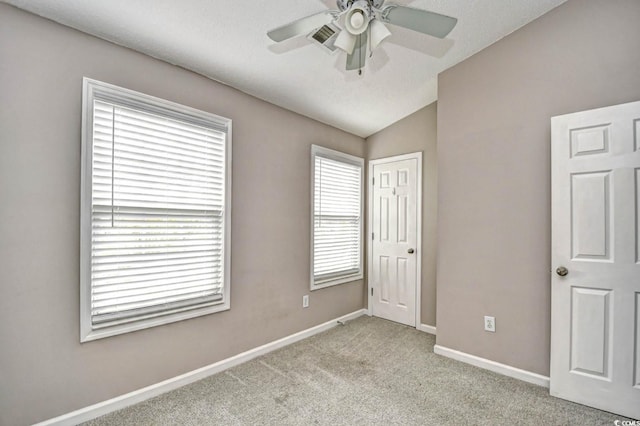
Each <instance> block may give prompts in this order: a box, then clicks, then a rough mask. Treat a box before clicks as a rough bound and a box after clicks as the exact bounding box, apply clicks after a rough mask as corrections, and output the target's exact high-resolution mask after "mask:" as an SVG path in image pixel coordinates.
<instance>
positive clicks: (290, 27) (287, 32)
mask: <svg viewBox="0 0 640 426" xmlns="http://www.w3.org/2000/svg"><path fill="white" fill-rule="evenodd" d="M335 13H337V12H336V11H333V10H327V11H325V12H320V13H316V14H315V15H310V16H307V17H306V18H301V19H298V20H297V21H293V22H291V23H290V24H287V25H283V26H281V27H278V28H275V29H273V30H271V31H269V32H268V33H267V35H268V36H269V38H270V39H271V40H273V41H275V42H276V43H277V42H281V41H285V40H287V39H290V38H292V37H295V36H299V35H304V34H308V33H309V32H311V31H313V30H315V29H316V28H320V27H321V26H323V25H326V24H329V23H331V22H332V21H333V20H334V19H335V17H334V14H335Z"/></svg>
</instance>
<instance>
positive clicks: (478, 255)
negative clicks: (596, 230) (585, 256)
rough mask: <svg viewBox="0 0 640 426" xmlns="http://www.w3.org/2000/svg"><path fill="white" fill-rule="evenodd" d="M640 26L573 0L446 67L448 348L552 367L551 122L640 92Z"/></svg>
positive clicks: (441, 319) (609, 8) (600, 6)
mask: <svg viewBox="0 0 640 426" xmlns="http://www.w3.org/2000/svg"><path fill="white" fill-rule="evenodd" d="M638 22H640V1H638V0H615V1H604V0H570V1H568V2H567V3H565V4H563V5H562V6H560V7H558V8H556V9H554V10H553V11H551V12H549V13H548V14H546V15H544V16H542V17H541V18H539V19H537V20H536V21H534V22H532V23H530V24H529V25H527V26H525V27H523V28H522V29H520V30H518V31H516V32H515V33H513V34H511V35H510V36H508V37H506V38H504V39H502V40H501V41H499V42H498V43H496V44H494V45H492V46H490V47H489V48H487V49H485V50H483V51H482V52H480V53H478V54H476V55H474V56H472V57H471V58H469V59H467V60H466V61H464V62H462V63H460V64H458V65H457V66H455V67H453V68H451V69H449V70H447V71H445V72H443V73H442V74H441V75H440V77H439V87H438V93H439V100H438V194H439V195H438V226H439V229H438V263H437V265H438V271H437V280H438V315H437V320H438V336H437V343H438V344H439V345H443V346H446V347H449V348H453V349H457V350H460V351H463V352H467V353H470V354H473V355H477V356H480V357H483V358H488V359H491V360H494V361H498V362H501V363H505V364H508V365H512V366H515V367H518V368H522V369H525V370H529V371H533V372H535V373H539V374H543V375H548V374H549V351H550V348H549V339H550V327H551V323H550V269H551V266H552V265H551V264H550V257H551V190H550V187H551V180H550V175H551V172H550V120H549V119H550V118H551V117H552V116H555V115H559V114H565V113H570V112H574V111H580V110H585V109H591V108H597V107H602V106H607V105H613V104H619V103H624V102H629V101H635V100H638V99H640V72H639V70H640V25H638ZM554 266H555V265H554ZM483 315H495V317H496V325H497V332H496V333H495V334H493V333H487V332H484V331H483Z"/></svg>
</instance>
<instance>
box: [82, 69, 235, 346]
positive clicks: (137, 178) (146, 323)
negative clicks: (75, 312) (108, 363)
mask: <svg viewBox="0 0 640 426" xmlns="http://www.w3.org/2000/svg"><path fill="white" fill-rule="evenodd" d="M230 165H231V121H230V120H228V119H224V118H221V117H218V116H215V115H212V114H209V113H205V112H202V111H197V110H194V109H191V108H188V107H185V106H181V105H178V104H174V103H172V102H168V101H163V100H161V99H157V98H154V97H151V96H147V95H143V94H140V93H137V92H133V91H130V90H126V89H122V88H119V87H116V86H112V85H109V84H106V83H101V82H98V81H94V80H89V79H85V80H84V86H83V130H82V195H81V197H82V200H81V209H82V211H81V253H80V254H81V340H82V341H86V340H93V339H98V338H101V337H106V336H110V335H114V334H120V333H124V332H128V331H132V330H138V329H141V328H147V327H151V326H155V325H159V324H164V323H168V322H173V321H178V320H182V319H186V318H191V317H194V316H198V315H204V314H208V313H212V312H217V311H220V310H224V309H228V308H229V253H230V247H229V230H230V223H229V218H230V216H229V206H230Z"/></svg>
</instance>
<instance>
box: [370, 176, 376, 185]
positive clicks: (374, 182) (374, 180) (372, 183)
mask: <svg viewBox="0 0 640 426" xmlns="http://www.w3.org/2000/svg"><path fill="white" fill-rule="evenodd" d="M371 185H373V186H376V178H372V179H371Z"/></svg>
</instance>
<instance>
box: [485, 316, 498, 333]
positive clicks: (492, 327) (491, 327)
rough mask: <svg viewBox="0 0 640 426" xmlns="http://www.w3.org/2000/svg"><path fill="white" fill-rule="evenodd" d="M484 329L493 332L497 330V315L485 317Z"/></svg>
mask: <svg viewBox="0 0 640 426" xmlns="http://www.w3.org/2000/svg"><path fill="white" fill-rule="evenodd" d="M484 330H485V331H490V332H492V333H495V332H496V318H495V317H484Z"/></svg>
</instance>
